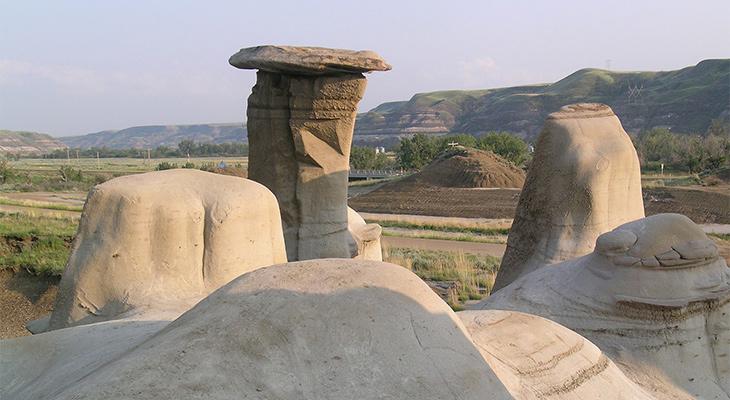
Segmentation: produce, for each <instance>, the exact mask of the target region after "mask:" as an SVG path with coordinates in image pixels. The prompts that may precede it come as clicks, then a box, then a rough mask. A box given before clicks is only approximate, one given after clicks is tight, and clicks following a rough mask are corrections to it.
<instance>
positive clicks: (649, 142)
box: [350, 128, 730, 173]
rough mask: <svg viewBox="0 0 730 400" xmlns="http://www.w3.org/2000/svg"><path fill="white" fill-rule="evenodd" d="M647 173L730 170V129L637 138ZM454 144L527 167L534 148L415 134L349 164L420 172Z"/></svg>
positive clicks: (364, 151)
mask: <svg viewBox="0 0 730 400" xmlns="http://www.w3.org/2000/svg"><path fill="white" fill-rule="evenodd" d="M631 140H632V142H633V144H634V147H635V149H636V152H637V154H638V156H639V161H640V164H641V167H642V170H644V171H659V170H660V169H661V166H662V164H663V165H664V168H665V170H667V171H677V172H680V171H681V172H689V173H698V172H702V171H707V170H714V169H717V168H720V167H723V166H730V131H728V130H709V131H708V132H707V133H706V134H705V135H693V134H685V133H677V132H672V131H671V130H669V129H666V128H654V129H650V130H647V131H643V132H641V133H639V134H638V135H632V136H631ZM453 144H459V145H462V146H465V147H472V148H477V149H481V150H488V151H491V152H493V153H495V154H497V155H500V156H502V157H503V158H505V159H506V160H508V161H511V162H512V163H514V164H515V165H517V166H522V167H527V166H528V164H529V160H530V157H531V152H530V149H531V146H530V144H528V143H527V142H525V141H524V140H522V139H521V138H519V137H517V136H515V135H513V134H511V133H508V132H489V133H486V134H484V135H482V136H474V135H470V134H453V135H448V136H434V135H426V134H420V133H419V134H416V135H414V136H412V137H410V138H404V139H402V140H401V142H400V144H399V145H398V146H397V147H396V148H395V149H394V153H393V154H391V155H390V156H389V155H387V154H385V153H383V152H380V153H378V152H376V151H375V149H373V148H368V147H353V148H352V153H351V156H350V166H351V168H353V169H405V170H418V169H421V168H423V167H424V166H426V165H428V164H429V163H430V162H432V161H433V160H434V159H435V158H436V157H438V155H439V154H441V153H442V152H443V151H444V150H446V149H448V148H449V147H450V146H451V145H453Z"/></svg>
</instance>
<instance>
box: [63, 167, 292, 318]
mask: <svg viewBox="0 0 730 400" xmlns="http://www.w3.org/2000/svg"><path fill="white" fill-rule="evenodd" d="M281 229H282V228H281V219H280V216H279V208H278V205H277V202H276V199H275V198H274V196H273V195H272V194H271V192H270V191H269V190H267V189H266V188H265V187H264V186H262V185H260V184H258V183H256V182H253V181H249V180H246V179H241V178H236V177H230V176H223V175H217V174H212V173H208V172H202V171H197V170H180V169H177V170H169V171H161V172H150V173H146V174H140V175H129V176H124V177H120V178H116V179H112V180H110V181H108V182H106V183H103V184H101V185H98V186H96V187H95V188H94V189H92V190H91V192H90V193H89V196H88V199H87V201H86V205H85V206H84V212H83V215H82V217H81V223H80V227H79V231H78V235H77V237H76V240H75V242H74V246H73V250H72V254H71V257H70V259H69V261H68V264H67V266H66V270H65V271H64V274H63V278H62V279H61V283H60V286H59V293H58V298H57V300H56V305H55V307H54V311H53V314H52V315H51V318H50V326H49V328H50V329H58V328H64V327H67V326H71V325H76V324H85V323H90V322H98V321H103V320H108V319H111V318H115V317H118V316H120V315H122V314H125V313H129V312H146V311H149V310H150V309H158V310H160V309H177V310H179V312H183V311H185V310H186V309H187V308H189V307H190V306H191V305H192V304H194V303H195V302H196V301H198V300H199V299H201V298H203V297H205V296H206V295H207V294H209V293H211V292H213V291H214V290H216V289H217V288H219V287H220V286H222V285H224V284H226V283H228V282H229V281H231V280H232V279H233V278H235V277H237V276H239V275H241V274H243V273H245V272H248V271H251V270H253V269H256V268H259V267H262V266H266V265H271V264H275V263H280V262H284V261H286V255H285V250H284V242H283V235H282V230H281Z"/></svg>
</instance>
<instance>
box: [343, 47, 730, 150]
mask: <svg viewBox="0 0 730 400" xmlns="http://www.w3.org/2000/svg"><path fill="white" fill-rule="evenodd" d="M583 102H587V103H605V104H608V105H609V106H611V108H612V109H613V110H614V111H615V112H616V114H617V115H618V116H619V118H620V119H621V122H622V123H623V125H624V128H625V129H626V130H627V131H629V132H639V131H642V130H645V129H651V128H653V127H659V126H661V127H669V128H671V129H672V130H673V131H676V132H686V133H690V132H691V133H704V132H706V131H707V129H708V128H709V127H710V125H711V124H712V123H713V120H716V121H721V122H722V123H724V124H728V125H730V59H722V60H705V61H702V62H700V63H699V64H697V65H696V66H692V67H687V68H683V69H680V70H677V71H664V72H614V71H606V70H600V69H582V70H579V71H576V72H574V73H573V74H571V75H569V76H567V77H565V78H563V79H561V80H560V81H558V82H555V83H552V84H541V85H532V86H515V87H508V88H499V89H486V90H450V91H442V92H431V93H420V94H416V95H415V96H413V97H412V98H411V99H410V100H408V101H399V102H390V103H384V104H382V105H380V106H378V107H376V108H374V109H372V110H370V111H368V112H366V113H363V114H360V115H358V119H357V125H356V135H357V138H356V141H357V142H358V143H359V144H365V143H368V142H370V143H378V142H380V143H382V142H390V141H392V140H393V139H395V138H397V137H399V136H402V135H408V134H412V133H416V132H422V133H435V134H438V133H448V132H452V133H471V134H480V133H484V132H488V131H508V132H512V133H515V134H517V135H519V136H521V137H523V138H527V139H532V138H535V137H536V136H537V135H538V134H539V132H540V129H541V127H542V124H543V121H544V120H545V117H547V115H548V114H549V113H551V112H554V111H557V110H558V109H559V108H560V107H562V106H564V105H566V104H571V103H583Z"/></svg>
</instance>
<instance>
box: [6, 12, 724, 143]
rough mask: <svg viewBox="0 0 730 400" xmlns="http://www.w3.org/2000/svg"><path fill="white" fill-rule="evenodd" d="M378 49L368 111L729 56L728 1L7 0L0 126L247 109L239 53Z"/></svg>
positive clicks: (142, 121) (135, 120)
mask: <svg viewBox="0 0 730 400" xmlns="http://www.w3.org/2000/svg"><path fill="white" fill-rule="evenodd" d="M259 44H292V45H314V46H325V47H339V48H350V49H371V50H375V51H377V52H378V53H380V54H381V55H382V56H383V57H384V58H385V59H386V60H388V61H389V62H390V63H391V64H392V65H393V70H392V71H390V72H387V73H373V74H371V75H369V84H368V90H367V92H366V94H365V98H364V99H363V101H362V103H361V109H363V110H366V109H369V108H372V107H374V106H376V105H378V104H380V103H381V102H385V101H392V100H403V99H408V98H409V97H410V96H412V95H413V94H414V93H417V92H426V91H433V90H441V89H477V88H487V87H499V86H510V85H516V84H527V83H540V82H552V81H555V80H558V79H560V78H562V77H564V76H566V75H568V74H570V73H571V72H573V71H575V70H577V69H580V68H584V67H599V68H604V67H606V66H607V60H610V68H611V69H614V70H671V69H678V68H681V67H685V66H689V65H694V64H696V63H697V62H699V61H700V60H702V59H706V58H728V57H730V0H716V1H700V0H697V1H641V0H632V1H623V0H621V1H586V0H571V1H568V0H566V1H559V0H553V1H506V0H505V1H456V0H452V1H444V0H442V1H426V0H420V1H397V0H390V1H366V2H360V1H358V2H346V1H289V2H283V1H282V2H279V1H273V0H271V1H195V2H194V1H179V0H176V1H172V0H171V1H154V0H149V1H22V0H14V1H5V0H0V129H14V130H33V131H41V132H46V133H50V134H53V135H58V136H61V135H71V134H83V133H89V132H93V131H99V130H104V129H120V128H126V127H129V126H135V125H149V124H181V123H202V122H235V121H243V120H244V118H245V104H246V98H247V96H248V94H249V92H250V90H251V87H252V86H253V84H254V81H255V73H254V72H253V71H242V70H237V69H235V68H233V67H231V66H229V65H228V57H229V56H230V55H231V54H233V53H235V52H236V51H237V50H238V49H239V48H242V47H249V46H255V45H259Z"/></svg>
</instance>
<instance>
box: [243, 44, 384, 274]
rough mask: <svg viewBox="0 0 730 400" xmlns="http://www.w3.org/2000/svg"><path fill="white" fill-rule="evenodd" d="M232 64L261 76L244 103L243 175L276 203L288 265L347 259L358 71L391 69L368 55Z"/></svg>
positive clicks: (361, 84) (307, 54)
mask: <svg viewBox="0 0 730 400" xmlns="http://www.w3.org/2000/svg"><path fill="white" fill-rule="evenodd" d="M230 63H231V65H233V66H235V67H237V68H243V69H258V70H259V71H258V73H257V80H256V86H254V88H253V91H252V93H251V96H249V99H248V109H247V117H248V140H249V149H250V150H249V163H248V168H249V172H248V176H249V178H250V179H253V180H255V181H257V182H260V183H262V184H264V185H265V186H266V187H268V188H269V189H271V191H272V192H274V194H275V195H276V197H277V199H278V200H279V206H280V208H281V214H282V220H283V223H284V238H285V240H286V247H287V256H288V258H289V260H290V261H294V260H307V259H316V258H323V257H349V256H350V251H349V243H350V241H351V237H350V234H349V232H348V227H347V225H348V224H347V220H348V218H347V178H348V171H349V160H350V147H351V145H352V135H353V128H354V124H355V117H356V115H357V104H358V102H359V101H360V99H361V98H362V96H363V94H364V93H365V85H366V79H365V77H364V76H363V75H362V74H361V72H368V71H374V70H376V71H385V70H388V69H390V66H389V65H388V64H386V63H385V61H383V59H382V58H380V57H379V56H378V55H377V54H375V53H373V52H368V51H365V52H355V51H351V50H335V49H323V48H310V47H287V46H259V47H255V48H248V49H242V50H241V51H239V52H238V53H236V54H235V55H233V56H232V57H231V59H230Z"/></svg>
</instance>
